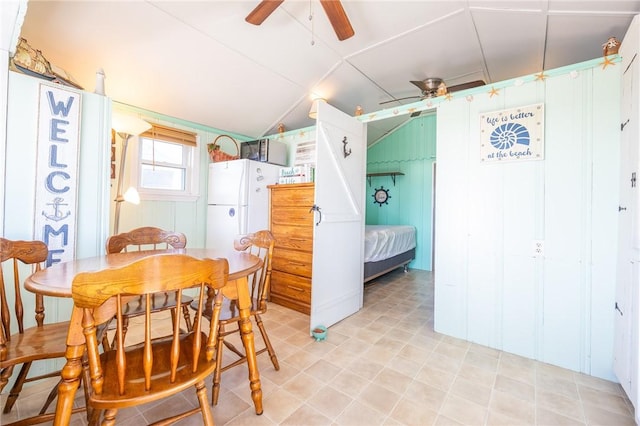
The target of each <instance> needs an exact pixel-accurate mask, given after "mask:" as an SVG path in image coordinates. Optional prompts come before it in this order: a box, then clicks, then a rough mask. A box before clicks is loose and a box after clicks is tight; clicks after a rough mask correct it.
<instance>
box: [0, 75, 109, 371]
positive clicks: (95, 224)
mask: <svg viewBox="0 0 640 426" xmlns="http://www.w3.org/2000/svg"><path fill="white" fill-rule="evenodd" d="M43 82H45V80H41V79H38V78H34V77H30V76H27V75H24V74H19V73H15V72H9V75H8V93H7V100H8V110H7V138H6V141H7V142H6V157H2V160H3V161H2V163H1V167H2V170H4V174H5V179H6V181H5V188H4V194H3V201H4V210H3V214H4V236H5V237H6V238H9V239H14V240H18V239H20V240H31V239H33V238H34V217H35V215H36V214H40V213H39V212H36V211H35V208H34V207H35V206H34V199H35V193H36V159H37V142H38V141H37V134H38V108H39V107H38V99H39V87H40V84H42V83H43ZM66 89H69V90H75V89H72V88H66ZM80 93H81V96H82V99H81V105H82V107H81V118H80V146H79V148H78V151H79V159H78V165H79V166H78V194H77V200H78V206H77V218H78V219H77V223H76V251H75V253H76V257H77V258H83V257H91V256H96V255H98V254H101V253H103V252H104V241H105V240H106V237H107V231H108V229H107V226H108V223H109V207H108V205H109V198H108V195H109V186H108V185H109V180H108V176H109V174H108V172H109V147H110V145H109V144H110V139H109V132H110V127H111V126H110V123H111V102H110V100H109V99H108V98H106V97H104V96H99V95H95V94H93V93H87V92H80ZM24 272H25V274H23V278H24V277H26V274H27V273H29V270H28V269H25V270H24ZM6 278H7V279H9V278H11V277H6ZM8 282H12V278H11V281H8ZM10 293H11V292H10ZM11 296H12V295H11V294H9V297H11ZM23 302H24V304H25V307H24V308H25V322H26V325H35V321H34V316H35V315H34V314H33V313H34V312H35V302H34V298H32V297H26V294H25V297H24V300H23ZM9 306H13V301H9ZM71 307H72V305H71V300H70V299H68V300H65V299H60V298H45V314H46V321H51V322H56V321H68V320H69V316H70V314H71ZM48 368H49V367H47V366H46V365H44V364H41V365H37V366H35V365H34V367H33V368H32V370H34V373H37V372H38V371H47V369H48ZM36 370H37V371H36Z"/></svg>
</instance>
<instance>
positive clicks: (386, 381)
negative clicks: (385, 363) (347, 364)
mask: <svg viewBox="0 0 640 426" xmlns="http://www.w3.org/2000/svg"><path fill="white" fill-rule="evenodd" d="M412 381H413V379H412V378H411V377H409V376H406V375H404V374H402V373H400V372H398V371H396V370H393V369H391V368H387V367H385V368H383V369H382V370H381V371H380V373H379V374H378V375H377V376H376V377H375V379H373V383H376V384H378V385H380V386H383V387H385V388H387V389H389V390H392V391H394V392H396V393H398V394H403V393H404V391H405V390H406V389H407V387H408V386H409V384H411V382H412Z"/></svg>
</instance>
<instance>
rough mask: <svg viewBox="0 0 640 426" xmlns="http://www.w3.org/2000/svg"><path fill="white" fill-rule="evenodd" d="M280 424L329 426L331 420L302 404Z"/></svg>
mask: <svg viewBox="0 0 640 426" xmlns="http://www.w3.org/2000/svg"><path fill="white" fill-rule="evenodd" d="M280 424H282V425H291V426H302V425H306V426H326V425H329V424H331V420H330V419H329V418H328V417H326V416H325V415H323V414H322V413H321V412H319V411H318V410H316V409H315V408H313V407H311V406H310V405H308V404H304V405H302V406H301V407H300V408H298V409H297V410H296V411H294V412H293V413H292V414H291V415H290V416H289V417H287V418H286V419H285V420H284V421H283V422H282V423H280Z"/></svg>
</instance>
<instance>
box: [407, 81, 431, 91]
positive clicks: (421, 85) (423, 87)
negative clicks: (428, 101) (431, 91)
mask: <svg viewBox="0 0 640 426" xmlns="http://www.w3.org/2000/svg"><path fill="white" fill-rule="evenodd" d="M409 83H411V84H413V85H414V86H416V87H417V88H418V89H420V90H422V91H423V92H424V91H426V90H428V89H427V86H426V85H425V84H424V81H421V80H419V81H410V82H409Z"/></svg>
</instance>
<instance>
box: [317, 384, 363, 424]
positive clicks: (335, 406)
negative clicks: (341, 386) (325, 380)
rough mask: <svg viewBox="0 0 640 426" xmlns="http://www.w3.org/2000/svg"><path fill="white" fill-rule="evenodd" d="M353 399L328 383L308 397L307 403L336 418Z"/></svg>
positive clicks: (331, 417) (329, 416)
mask: <svg viewBox="0 0 640 426" xmlns="http://www.w3.org/2000/svg"><path fill="white" fill-rule="evenodd" d="M351 401H353V398H351V397H350V396H347V395H346V394H344V393H342V392H340V391H339V390H337V389H335V388H333V387H331V386H328V385H327V386H324V387H322V388H320V389H319V390H318V392H316V394H315V395H313V396H312V397H311V398H309V399H307V404H309V405H310V406H312V407H313V408H315V409H316V410H318V411H319V412H321V413H322V414H323V415H325V416H327V417H328V418H330V419H334V418H336V417H338V416H339V415H340V414H342V412H343V411H344V409H345V408H346V407H347V406H348V405H349V404H350V403H351Z"/></svg>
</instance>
